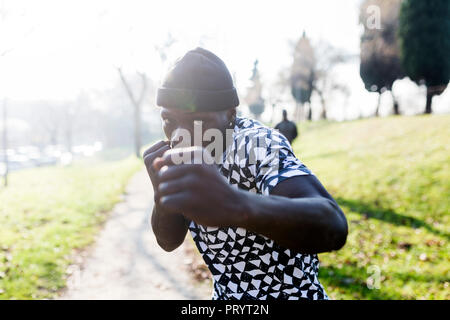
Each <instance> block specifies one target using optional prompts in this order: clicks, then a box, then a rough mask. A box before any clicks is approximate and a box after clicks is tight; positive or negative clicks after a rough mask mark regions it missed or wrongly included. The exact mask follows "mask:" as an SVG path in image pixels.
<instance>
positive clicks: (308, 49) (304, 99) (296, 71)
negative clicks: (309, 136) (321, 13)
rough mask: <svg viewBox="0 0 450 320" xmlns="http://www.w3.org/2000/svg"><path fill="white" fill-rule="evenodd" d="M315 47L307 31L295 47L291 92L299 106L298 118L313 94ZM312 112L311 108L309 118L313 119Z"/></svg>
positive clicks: (297, 110) (297, 109)
mask: <svg viewBox="0 0 450 320" xmlns="http://www.w3.org/2000/svg"><path fill="white" fill-rule="evenodd" d="M315 63H316V61H315V56H314V49H313V47H312V46H311V43H310V41H309V39H308V38H307V37H306V33H305V32H303V35H302V37H301V38H300V40H299V41H298V42H297V45H296V46H295V49H294V61H293V63H292V68H291V93H292V96H293V97H294V99H295V101H296V103H297V108H296V118H297V120H299V113H300V108H301V107H303V106H304V104H305V103H309V104H311V94H312V90H313V87H314V77H315V75H314V67H315ZM311 118H312V113H311V108H310V109H309V114H308V119H309V120H311Z"/></svg>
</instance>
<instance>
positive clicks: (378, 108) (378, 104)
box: [375, 93, 381, 117]
mask: <svg viewBox="0 0 450 320" xmlns="http://www.w3.org/2000/svg"><path fill="white" fill-rule="evenodd" d="M380 105H381V93H379V94H378V102H377V108H376V109H375V117H379V116H380Z"/></svg>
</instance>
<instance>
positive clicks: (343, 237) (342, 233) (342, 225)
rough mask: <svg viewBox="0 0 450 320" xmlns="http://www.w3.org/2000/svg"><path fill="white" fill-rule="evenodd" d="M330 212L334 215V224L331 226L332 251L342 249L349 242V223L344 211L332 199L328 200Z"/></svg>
mask: <svg viewBox="0 0 450 320" xmlns="http://www.w3.org/2000/svg"><path fill="white" fill-rule="evenodd" d="M328 204H329V208H330V210H331V211H330V212H331V213H332V215H333V219H330V220H331V221H332V225H331V228H330V237H329V238H330V240H331V241H330V242H331V243H330V247H331V251H336V250H340V249H341V248H342V247H343V246H344V245H345V243H346V242H347V236H348V224H347V219H346V218H345V215H344V213H343V212H342V210H341V209H340V208H339V206H338V205H337V204H336V202H334V201H332V200H328Z"/></svg>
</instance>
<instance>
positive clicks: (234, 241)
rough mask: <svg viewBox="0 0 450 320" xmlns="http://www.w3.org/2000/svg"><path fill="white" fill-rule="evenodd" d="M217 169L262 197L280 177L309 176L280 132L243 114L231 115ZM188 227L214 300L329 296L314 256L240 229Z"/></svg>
mask: <svg viewBox="0 0 450 320" xmlns="http://www.w3.org/2000/svg"><path fill="white" fill-rule="evenodd" d="M219 169H220V171H221V173H222V174H223V175H224V176H225V178H227V180H228V182H229V183H230V184H231V185H235V186H236V187H238V188H241V189H244V190H247V191H249V192H256V193H260V194H265V195H268V194H270V191H271V190H272V189H273V188H274V187H275V186H276V185H277V184H278V183H280V182H281V181H283V180H285V179H288V178H290V177H294V176H299V175H310V174H312V172H311V171H309V170H308V169H307V168H306V166H305V165H304V164H303V163H301V162H300V160H298V159H297V158H296V157H295V155H294V153H293V151H292V148H291V145H290V144H289V142H288V141H287V139H286V138H285V137H284V136H283V135H282V134H281V133H279V132H278V131H276V130H273V129H270V128H267V127H265V126H263V125H261V124H260V123H259V122H257V121H254V120H250V119H245V118H236V125H235V127H234V134H233V143H232V144H231V145H230V146H229V147H228V149H227V150H226V151H225V152H224V161H223V163H222V164H221V165H219ZM189 230H190V232H191V235H192V238H193V239H194V241H195V244H196V246H197V248H198V250H199V252H200V254H201V255H202V257H203V259H204V261H205V263H206V265H207V266H208V268H209V270H210V271H211V273H212V275H213V284H214V286H213V294H212V299H213V300H273V299H286V300H287V299H311V300H321V299H328V296H327V294H326V293H325V290H324V289H323V287H322V285H321V284H320V282H319V280H318V270H319V260H318V258H317V255H315V254H300V253H296V252H293V251H292V250H289V249H285V248H282V247H281V246H279V245H278V244H277V243H275V242H274V241H273V240H271V239H269V238H267V237H265V236H263V235H260V234H257V233H254V232H251V231H248V230H245V229H243V228H239V227H226V228H218V227H205V226H202V225H199V224H197V223H195V222H194V221H191V223H190V225H189Z"/></svg>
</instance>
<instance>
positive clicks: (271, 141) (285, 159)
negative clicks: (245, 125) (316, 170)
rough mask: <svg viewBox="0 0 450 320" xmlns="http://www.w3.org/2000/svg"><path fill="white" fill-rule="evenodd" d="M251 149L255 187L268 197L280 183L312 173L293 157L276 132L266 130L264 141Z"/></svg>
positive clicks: (292, 153)
mask: <svg viewBox="0 0 450 320" xmlns="http://www.w3.org/2000/svg"><path fill="white" fill-rule="evenodd" d="M258 140H259V143H257V146H256V147H254V148H253V155H252V156H253V157H254V159H256V161H255V163H256V166H255V182H256V187H257V188H258V189H259V190H260V191H261V193H262V194H264V195H269V194H270V193H271V191H272V189H273V188H274V187H275V186H276V185H277V184H279V183H280V182H282V181H284V180H286V179H289V178H292V177H296V176H304V175H312V174H313V173H312V172H311V171H310V170H309V169H308V168H307V167H306V166H305V165H304V164H303V163H302V162H301V161H300V160H299V159H297V157H296V156H295V155H294V152H293V150H292V147H291V145H290V143H289V142H288V140H287V139H286V137H284V136H283V135H282V134H280V133H279V132H278V131H276V130H270V129H268V130H266V131H265V133H264V139H258Z"/></svg>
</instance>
